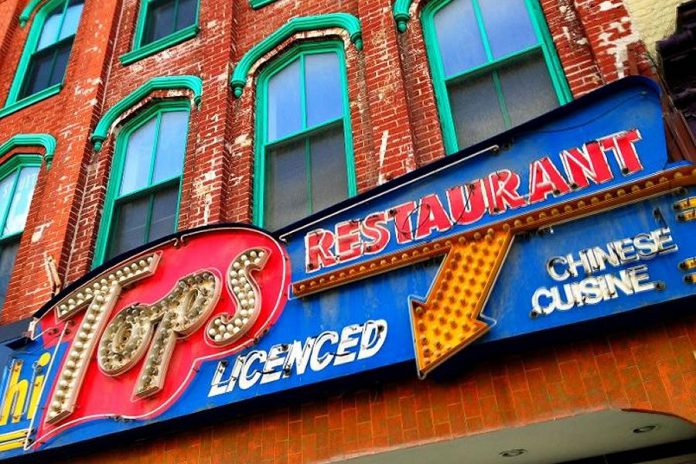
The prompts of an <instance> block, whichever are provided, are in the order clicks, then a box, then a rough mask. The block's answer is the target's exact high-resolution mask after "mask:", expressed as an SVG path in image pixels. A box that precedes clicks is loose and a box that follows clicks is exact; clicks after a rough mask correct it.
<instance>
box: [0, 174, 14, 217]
mask: <svg viewBox="0 0 696 464" xmlns="http://www.w3.org/2000/svg"><path fill="white" fill-rule="evenodd" d="M16 177H17V172H14V173H12V174H11V175H9V176H6V177H5V178H4V179H2V180H1V181H0V217H5V211H7V208H9V207H10V200H11V199H12V198H10V195H12V185H13V184H14V181H15V178H16Z"/></svg>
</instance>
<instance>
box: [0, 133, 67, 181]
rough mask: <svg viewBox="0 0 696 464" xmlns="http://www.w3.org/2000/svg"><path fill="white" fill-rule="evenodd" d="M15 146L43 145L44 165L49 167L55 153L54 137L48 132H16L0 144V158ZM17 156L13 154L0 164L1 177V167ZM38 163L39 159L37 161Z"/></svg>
mask: <svg viewBox="0 0 696 464" xmlns="http://www.w3.org/2000/svg"><path fill="white" fill-rule="evenodd" d="M17 147H43V148H44V151H45V154H44V156H43V159H44V160H46V167H47V168H50V167H51V163H52V162H53V157H54V156H55V153H56V139H55V137H53V136H52V135H49V134H17V135H15V136H14V137H12V138H10V139H9V140H8V141H6V142H5V143H3V144H2V145H0V158H2V157H3V156H5V154H6V153H7V152H9V151H10V150H13V149H15V148H17ZM18 156H19V157H22V156H34V155H18ZM36 156H37V157H38V159H39V160H41V157H40V156H38V155H36ZM15 158H17V156H13V157H12V158H11V159H10V160H9V161H8V162H7V163H4V164H2V166H0V178H2V177H3V175H2V168H3V167H4V166H5V165H7V164H8V163H10V162H12V160H14V159H15ZM39 163H40V161H39Z"/></svg>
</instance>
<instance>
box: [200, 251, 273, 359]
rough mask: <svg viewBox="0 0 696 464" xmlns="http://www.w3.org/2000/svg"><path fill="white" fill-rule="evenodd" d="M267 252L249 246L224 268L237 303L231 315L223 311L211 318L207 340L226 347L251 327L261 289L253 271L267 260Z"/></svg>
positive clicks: (258, 307)
mask: <svg viewBox="0 0 696 464" xmlns="http://www.w3.org/2000/svg"><path fill="white" fill-rule="evenodd" d="M269 253H270V252H269V251H268V250H266V249H263V248H252V249H249V250H247V251H245V252H244V253H242V254H240V255H239V256H237V257H236V258H235V259H234V261H232V264H230V267H229V269H228V270H227V288H228V289H229V291H230V293H231V294H232V297H233V299H234V300H235V302H236V303H237V310H236V311H235V313H234V316H232V315H230V314H228V313H225V314H220V315H218V316H216V317H214V318H213V319H212V320H211V321H210V323H209V324H208V328H207V329H206V337H207V338H208V341H210V342H211V343H213V344H214V345H216V346H227V345H230V344H232V343H234V342H235V341H236V340H239V338H240V337H242V336H243V335H244V334H245V333H247V332H248V331H249V329H251V327H252V326H253V325H254V323H255V322H256V319H258V317H259V312H260V311H261V291H260V290H259V286H258V284H257V283H256V280H255V279H254V278H253V277H252V276H251V273H252V271H260V270H261V269H263V266H264V265H265V264H266V262H267V261H268V255H269Z"/></svg>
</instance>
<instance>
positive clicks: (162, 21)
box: [143, 0, 176, 45]
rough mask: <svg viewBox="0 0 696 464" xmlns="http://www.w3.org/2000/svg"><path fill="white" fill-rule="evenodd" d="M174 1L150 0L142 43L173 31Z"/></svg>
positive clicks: (152, 40)
mask: <svg viewBox="0 0 696 464" xmlns="http://www.w3.org/2000/svg"><path fill="white" fill-rule="evenodd" d="M175 4H176V2H175V1H173V0H163V1H159V2H151V3H150V6H149V11H148V13H147V18H146V20H145V23H146V24H145V34H144V37H143V45H144V44H148V43H150V42H154V41H155V40H157V39H161V38H162V37H165V36H168V35H169V34H171V33H172V32H174V25H175V18H174V9H175Z"/></svg>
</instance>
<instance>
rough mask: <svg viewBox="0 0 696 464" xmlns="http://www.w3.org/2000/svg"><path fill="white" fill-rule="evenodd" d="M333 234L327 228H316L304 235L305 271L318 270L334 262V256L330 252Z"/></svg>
mask: <svg viewBox="0 0 696 464" xmlns="http://www.w3.org/2000/svg"><path fill="white" fill-rule="evenodd" d="M333 244H334V235H333V234H332V233H331V232H329V231H328V230H324V229H317V230H313V231H311V232H309V233H307V235H305V250H307V256H306V259H305V267H306V268H307V272H312V271H318V270H319V269H321V268H322V267H328V266H333V265H334V264H336V257H335V256H334V255H333V253H332V252H331V247H333Z"/></svg>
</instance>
